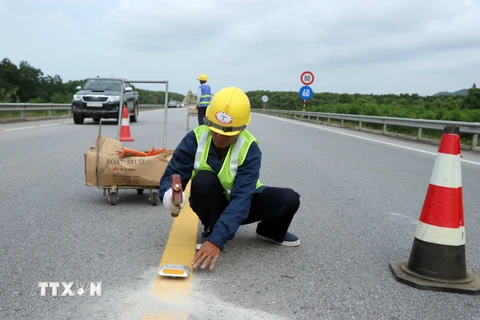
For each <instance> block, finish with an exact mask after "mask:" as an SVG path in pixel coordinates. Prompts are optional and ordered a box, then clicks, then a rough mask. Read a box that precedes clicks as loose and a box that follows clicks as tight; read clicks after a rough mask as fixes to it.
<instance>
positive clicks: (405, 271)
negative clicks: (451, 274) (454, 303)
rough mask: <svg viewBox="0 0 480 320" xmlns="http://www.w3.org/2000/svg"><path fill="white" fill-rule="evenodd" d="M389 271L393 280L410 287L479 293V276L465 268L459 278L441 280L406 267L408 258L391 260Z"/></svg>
mask: <svg viewBox="0 0 480 320" xmlns="http://www.w3.org/2000/svg"><path fill="white" fill-rule="evenodd" d="M390 271H391V272H392V274H393V276H394V277H395V280H397V281H398V282H401V283H403V284H406V285H409V286H411V287H414V288H417V289H423V290H431V291H443V292H452V293H465V294H480V277H478V276H477V275H475V274H474V273H473V272H472V271H471V270H469V269H466V276H465V277H464V278H463V279H460V280H452V281H447V280H442V279H438V278H430V277H426V276H424V275H421V274H418V273H416V272H414V271H412V270H410V269H409V268H408V260H400V261H393V262H391V263H390Z"/></svg>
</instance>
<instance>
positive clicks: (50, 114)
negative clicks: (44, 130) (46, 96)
mask: <svg viewBox="0 0 480 320" xmlns="http://www.w3.org/2000/svg"><path fill="white" fill-rule="evenodd" d="M51 107H52V106H50V108H51ZM48 116H49V117H51V116H52V109H48Z"/></svg>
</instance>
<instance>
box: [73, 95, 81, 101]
mask: <svg viewBox="0 0 480 320" xmlns="http://www.w3.org/2000/svg"><path fill="white" fill-rule="evenodd" d="M73 100H75V101H78V100H82V96H81V95H78V94H74V95H73Z"/></svg>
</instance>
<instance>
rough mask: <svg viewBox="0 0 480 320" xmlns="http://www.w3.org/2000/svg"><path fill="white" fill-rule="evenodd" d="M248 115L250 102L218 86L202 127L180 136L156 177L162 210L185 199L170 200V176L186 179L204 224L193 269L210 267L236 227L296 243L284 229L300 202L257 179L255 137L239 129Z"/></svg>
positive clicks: (240, 93)
mask: <svg viewBox="0 0 480 320" xmlns="http://www.w3.org/2000/svg"><path fill="white" fill-rule="evenodd" d="M250 119H251V114H250V101H249V99H248V97H247V95H246V94H245V93H244V92H243V91H242V90H240V89H239V88H237V87H228V88H224V89H222V90H220V91H219V92H218V93H217V94H216V95H215V96H214V97H213V99H212V101H211V102H210V105H209V106H208V108H207V110H206V118H205V123H204V125H201V126H198V127H196V128H195V129H194V130H192V131H189V132H188V133H187V134H186V135H185V137H184V138H183V140H182V141H181V142H180V144H179V145H178V146H177V148H176V149H175V152H174V153H173V156H172V158H171V160H170V162H169V164H168V166H167V168H166V170H165V173H164V175H163V177H162V178H161V180H160V190H159V196H160V199H161V201H162V203H163V205H164V207H165V209H166V210H167V211H169V212H171V213H172V212H173V213H179V212H180V208H183V205H184V203H185V202H184V203H183V204H181V205H180V206H179V207H177V206H175V205H173V204H172V189H171V183H170V176H171V175H172V174H175V173H176V174H180V176H181V179H182V185H183V187H184V188H185V186H186V185H187V183H188V182H189V181H190V179H191V186H190V195H189V201H190V207H191V208H192V210H193V211H194V212H195V213H196V214H197V216H198V218H199V219H200V221H201V223H202V224H203V226H204V232H203V233H202V236H203V237H204V238H205V241H204V242H203V244H202V246H201V247H200V249H199V251H198V252H197V254H196V255H195V257H194V258H193V260H192V265H193V267H194V268H196V267H197V266H199V265H201V268H205V267H207V266H208V265H210V269H213V268H214V265H215V262H216V260H217V258H218V256H219V255H220V253H221V251H223V249H224V246H225V244H226V243H227V241H228V240H232V239H233V238H234V236H235V233H236V232H237V230H238V228H239V227H240V225H245V224H250V223H254V222H259V223H258V225H257V227H256V234H257V237H259V238H260V239H263V240H266V241H270V242H273V243H276V244H279V245H284V246H298V245H300V239H299V238H298V237H297V236H295V235H293V234H291V233H289V232H288V231H287V230H288V228H289V226H290V223H291V221H292V219H293V216H294V215H295V213H296V212H297V210H298V208H299V206H300V195H299V194H298V193H297V192H295V191H294V190H292V189H290V188H280V187H271V186H266V185H263V184H262V183H261V182H260V179H259V176H260V167H261V158H262V153H261V151H260V148H259V146H258V142H257V140H256V138H255V137H254V136H253V135H252V134H251V133H250V132H249V131H248V130H246V129H245V128H246V126H247V125H248V124H249V123H250ZM183 199H184V201H185V199H186V198H185V194H184V197H183Z"/></svg>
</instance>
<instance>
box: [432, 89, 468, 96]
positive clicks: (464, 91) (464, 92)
mask: <svg viewBox="0 0 480 320" xmlns="http://www.w3.org/2000/svg"><path fill="white" fill-rule="evenodd" d="M445 95H453V96H466V95H468V89H462V90H458V91H455V92H448V91H440V92H437V93H435V94H434V95H433V96H445Z"/></svg>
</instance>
